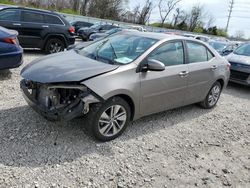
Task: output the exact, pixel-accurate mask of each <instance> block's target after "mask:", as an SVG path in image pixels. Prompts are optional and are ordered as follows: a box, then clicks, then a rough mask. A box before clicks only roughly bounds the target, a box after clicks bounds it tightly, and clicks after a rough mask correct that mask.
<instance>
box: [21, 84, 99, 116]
mask: <svg viewBox="0 0 250 188" xmlns="http://www.w3.org/2000/svg"><path fill="white" fill-rule="evenodd" d="M20 85H21V90H22V92H23V96H24V98H25V100H26V101H27V103H28V104H29V105H30V106H31V107H32V108H33V109H34V110H35V111H36V112H38V113H39V114H41V115H43V116H44V117H45V118H46V119H49V120H53V121H69V120H72V119H74V118H76V117H78V116H81V115H84V114H87V113H88V112H89V106H90V104H93V103H98V102H100V101H101V100H100V99H99V98H98V97H97V96H95V94H94V93H92V92H91V90H89V89H88V88H86V87H85V86H83V85H78V84H40V83H34V82H31V81H27V80H22V81H21V84H20Z"/></svg>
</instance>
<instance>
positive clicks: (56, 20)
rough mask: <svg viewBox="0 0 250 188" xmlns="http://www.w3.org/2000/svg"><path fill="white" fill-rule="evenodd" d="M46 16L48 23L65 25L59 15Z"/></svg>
mask: <svg viewBox="0 0 250 188" xmlns="http://www.w3.org/2000/svg"><path fill="white" fill-rule="evenodd" d="M44 18H45V22H46V23H50V24H57V25H63V22H62V21H61V20H60V18H58V17H57V16H53V15H45V16H44Z"/></svg>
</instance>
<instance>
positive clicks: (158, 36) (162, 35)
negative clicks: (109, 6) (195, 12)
mask: <svg viewBox="0 0 250 188" xmlns="http://www.w3.org/2000/svg"><path fill="white" fill-rule="evenodd" d="M122 32H123V33H126V34H132V35H136V36H142V37H147V38H153V39H157V40H163V39H167V38H169V39H187V38H186V37H183V36H179V35H169V34H165V33H154V32H138V31H128V30H125V31H122ZM189 40H190V39H189ZM195 41H196V40H195Z"/></svg>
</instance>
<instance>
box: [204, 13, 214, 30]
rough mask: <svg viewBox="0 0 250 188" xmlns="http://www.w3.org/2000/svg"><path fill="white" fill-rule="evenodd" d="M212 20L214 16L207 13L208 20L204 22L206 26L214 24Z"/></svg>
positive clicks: (209, 26)
mask: <svg viewBox="0 0 250 188" xmlns="http://www.w3.org/2000/svg"><path fill="white" fill-rule="evenodd" d="M214 22H215V18H214V16H213V15H212V14H209V15H208V20H207V24H206V28H207V29H208V28H211V27H213V26H214Z"/></svg>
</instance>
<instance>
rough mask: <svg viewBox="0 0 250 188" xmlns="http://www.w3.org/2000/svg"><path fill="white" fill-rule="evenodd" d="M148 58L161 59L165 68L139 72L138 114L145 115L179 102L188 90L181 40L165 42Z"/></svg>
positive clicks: (181, 102) (168, 107)
mask: <svg viewBox="0 0 250 188" xmlns="http://www.w3.org/2000/svg"><path fill="white" fill-rule="evenodd" d="M147 59H155V60H158V61H161V62H162V63H164V64H165V66H166V69H165V70H164V71H161V72H154V71H147V72H141V73H140V74H141V75H140V76H141V105H140V107H141V109H140V110H141V114H142V115H148V114H152V113H156V112H160V111H163V110H166V109H171V108H176V107H179V106H182V105H183V104H184V101H185V94H186V92H187V75H188V66H187V64H185V55H184V48H183V43H182V41H173V42H167V43H164V44H163V45H161V46H160V47H158V48H157V49H156V50H154V51H153V52H152V53H151V54H150V55H149V56H148V57H147ZM145 61H147V60H145Z"/></svg>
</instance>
